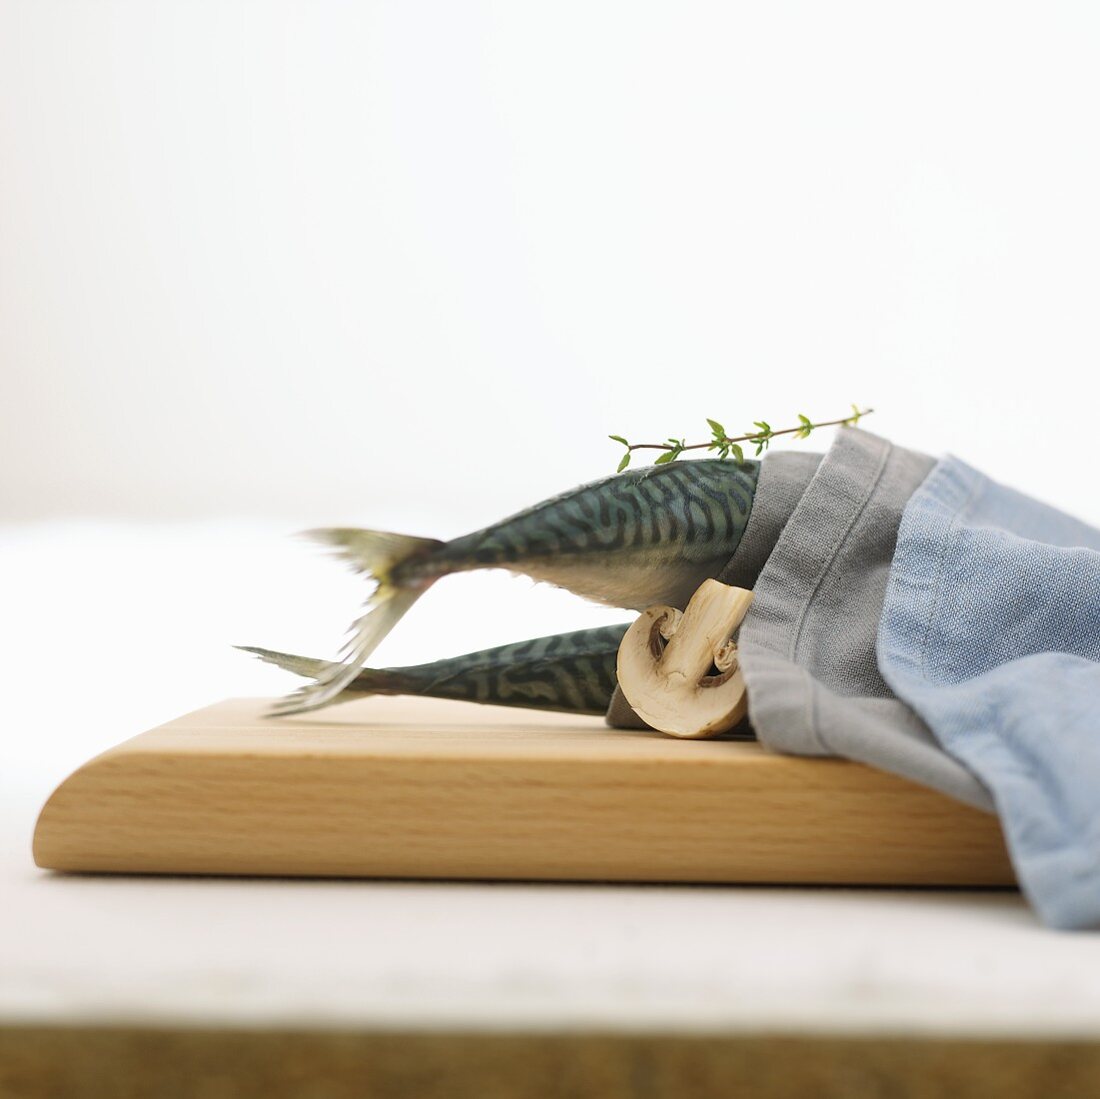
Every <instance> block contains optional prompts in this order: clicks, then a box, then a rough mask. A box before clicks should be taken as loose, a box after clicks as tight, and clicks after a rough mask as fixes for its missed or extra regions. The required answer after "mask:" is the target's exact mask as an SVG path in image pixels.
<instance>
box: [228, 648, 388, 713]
mask: <svg viewBox="0 0 1100 1099" xmlns="http://www.w3.org/2000/svg"><path fill="white" fill-rule="evenodd" d="M234 648H237V649H240V650H241V652H246V653H252V654H253V655H254V656H258V657H259V658H260V659H261V660H262V661H264V663H265V664H274V665H275V667H276V668H282V669H283V671H285V672H292V673H293V674H294V675H300V676H302V677H303V678H305V679H314V680H316V679H320V677H321V676H322V675H323V674H324V672H325V669H326V668H327V667H328V666H329V662H328V661H327V660H318V659H317V658H316V657H312V656H296V655H295V654H293V653H280V652H276V651H275V650H274V649H261V648H257V647H256V646H254V645H235V646H234ZM406 680H407V677H406V676H402V675H401V674H400V673H397V672H394V671H392V670H390V669H388V668H360V669H359V672H358V673H357V674H356V676H355V678H354V679H353V680H352V681H351V682H350V683H349V684H348V685H347V686H346V687H345V688H344V689H343V691H342V692H341V693H340V696H339V697H338V698H335V699H333V701H342V700H343V699H344V698H348V697H350V696H352V695H379V694H403V693H405V692H406V691H407V690H408V689H409V686H410V685H409V684H408V683H407V682H406Z"/></svg>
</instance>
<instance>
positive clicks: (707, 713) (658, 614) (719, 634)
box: [616, 580, 752, 738]
mask: <svg viewBox="0 0 1100 1099" xmlns="http://www.w3.org/2000/svg"><path fill="white" fill-rule="evenodd" d="M751 603H752V592H750V591H747V590H746V589H744V588H735V587H732V586H730V585H729V584H723V583H721V582H719V581H717V580H705V581H703V583H702V584H701V585H700V587H699V588H698V590H697V591H696V592H695V594H694V595H693V596H692V597H691V600H690V601H689V602H688V605H687V607H686V609H685V610H684V611H683V613H681V612H680V611H678V610H677V609H676V608H675V607H665V606H654V607H648V608H647V609H646V610H644V611H643V612H642V613H641V615H639V617H638V619H637V620H636V621H635V622H634V624H633V625H632V626H631V627H630V629H629V630H627V632H626V634H625V636H624V637H623V639H622V642H621V643H620V645H619V654H618V659H617V662H616V667H617V673H618V680H619V685H620V686H621V687H622V690H623V694H624V695H625V696H626V700H627V701H628V702H629V703H630V705H631V706H632V707H633V708H634V712H635V713H637V714H638V716H639V717H641V718H642V719H643V720H644V721H646V722H647V723H648V724H649V725H652V726H653V728H654V729H659V730H660V731H661V732H663V733H669V734H670V735H672V736H676V737H685V738H703V737H713V736H718V735H720V734H721V733H724V732H728V731H729V730H730V729H732V728H733V727H734V726H735V725H736V724H737V723H738V722H739V721H740V720H741V719H742V718H743V717H744V716H745V711H746V709H747V706H748V699H747V697H746V693H745V680H744V677H743V676H742V674H741V668H740V663H739V661H738V658H737V646H736V645H735V644H734V643H733V641H732V640H731V635H732V634H733V632H734V631H735V630H736V629H737V627H738V625H740V623H741V619H742V618H744V616H745V614H746V612H747V611H748V609H749V606H750V604H751Z"/></svg>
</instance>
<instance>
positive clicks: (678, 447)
mask: <svg viewBox="0 0 1100 1099" xmlns="http://www.w3.org/2000/svg"><path fill="white" fill-rule="evenodd" d="M872 412H874V409H873V408H860V407H859V406H858V405H852V414H851V415H850V416H845V417H843V418H842V419H839V420H822V421H820V422H819V423H814V422H813V421H812V420H811V419H810V418H809V417H808V416H803V415H802V413H801V412H800V413H799V414H798V426H797V427H785V428H783V429H782V430H780V431H776V430H775V429H774V428H773V427H772V426H771V424H769V423H768V421H767V420H753V423H752V426H753V427H754V428H756V430H755V431H748V432H746V433H745V434H744V435H729V434H727V432H726V429H725V428H724V427H723V426H722V425H721V424H720V423H719V422H718V421H717V420H711V419H709V418H708V420H707V423H708V424H709V425H710V430H711V435H712V438H711V439H710V441H709V442H706V443H686V442H685V441H684V440H683V439H674V438H672V436H669V439H668V442H665V443H631V442H628V441H627V440H626V439H624V438H623V437H622V436H621V435H608V438H609V439H614V441H615V442H617V443H622V445H623V446H625V447H626V453H625V454H624V455H623V456H622V459H621V460H620V461H619V466H618V469H617V470H616V471H615V472H616V473H622V471H623V470H624V469H626V467H627V466H628V465H630V457H631V455H632V454H633V453H634V451H636V450H660V451H662V452H663V453H662V454H660V455H659V456H658V457H657V458H656V459H655V460H654V465H658V466H660V465H664V464H665V463H666V462H675V461H676V459H677V458H679V457H680V455H681V454H683V453H685V452H686V451H689V450H713V451H715V452H716V453H717V454H718V457H719V458H730V457H732V458H733V460H734V461H735V462H737V464H738V465H744V462H745V451H744V449H743V448H742V446H741V444H742V443H748V444H749V445H750V446H752V447H755V448H756V456H757V457H759V456H760V455H761V454H763V453H764V451H765V450H767V449H768V447H769V446H771V442H772V440H773V439H777V438H778V437H779V436H780V435H793V436H794V437H795V438H796V439H808V438H809V437H810V432H812V431H813V430H814V429H815V428H819V427H837V426H843V427H855V426H856V424H858V423H859V421H860V420H861V419H862V418H863V417H864V416H870V414H871V413H872Z"/></svg>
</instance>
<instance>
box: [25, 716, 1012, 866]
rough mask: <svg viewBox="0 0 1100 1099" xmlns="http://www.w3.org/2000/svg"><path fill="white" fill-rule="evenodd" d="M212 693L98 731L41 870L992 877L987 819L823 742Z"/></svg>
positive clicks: (53, 816)
mask: <svg viewBox="0 0 1100 1099" xmlns="http://www.w3.org/2000/svg"><path fill="white" fill-rule="evenodd" d="M266 706H267V702H266V701H264V700H240V699H239V700H233V701H228V702H224V703H221V704H219V705H216V706H211V707H209V708H207V709H204V710H200V711H197V712H196V713H193V714H189V715H187V716H185V717H181V718H179V719H177V720H176V721H173V722H170V723H169V724H167V725H164V726H161V727H160V728H158V729H154V730H152V731H150V732H147V733H143V734H142V735H141V736H138V737H136V738H134V739H132V740H129V741H127V742H125V743H123V744H120V745H119V746H118V747H116V748H113V749H111V750H110V751H108V752H106V753H104V754H103V755H101V756H99V757H97V758H96V759H94V760H92V761H90V762H89V763H87V764H86V765H85V766H83V767H81V768H80V769H79V770H78V771H76V772H75V773H74V774H73V775H71V776H70V777H69V778H68V779H66V780H65V782H63V783H62V784H61V786H60V787H59V788H58V789H57V790H56V791H55V792H54V794H53V795H52V796H51V797H50V799H49V801H48V802H47V804H46V806H45V807H44V809H43V810H42V813H41V816H40V818H39V821H38V825H37V828H36V832H35V838H34V857H35V861H36V862H37V863H38V865H39V866H42V867H47V868H51V869H56V870H81V871H88V870H90V871H119V872H135V871H136V872H150V873H201V874H273V875H304V876H314V875H334V876H347V877H359V876H364V877H406V878H437V877H438V878H506V879H573V880H610V881H667V882H687V881H694V882H791V883H795V882H798V883H813V882H822V883H868V884H871V883H875V884H925V885H933V884H936V885H998V884H1011V883H1012V882H1013V881H1014V879H1013V875H1012V870H1011V867H1010V864H1009V861H1008V857H1007V855H1006V852H1005V848H1004V843H1003V839H1002V836H1001V832H1000V829H999V827H998V824H997V821H996V819H995V818H994V817H992V816H988V815H986V814H984V813H980V812H978V811H977V810H974V809H970V808H968V807H966V806H964V805H961V804H958V803H956V802H954V801H951V800H950V799H948V798H945V797H943V796H941V795H939V794H936V793H933V792H932V791H929V790H926V789H925V788H923V787H919V786H916V785H914V784H912V783H909V782H906V781H904V780H902V779H900V778H895V777H893V776H890V775H887V774H884V773H881V772H878V771H875V770H872V769H871V768H868V767H864V766H862V765H860V764H855V763H848V762H843V761H840V760H820V759H801V758H795V757H789V756H779V755H775V754H772V753H769V752H767V751H765V750H764V749H762V748H760V747H759V746H758V745H756V744H753V743H744V742H736V741H730V740H719V741H687V740H674V739H671V738H668V737H664V736H661V735H660V734H657V733H652V732H648V731H635V730H612V729H609V728H607V727H606V726H605V725H604V724H603V723H602V721H600V720H599V719H596V718H577V717H571V716H567V715H556V714H548V715H539V714H533V713H531V712H529V711H522V710H516V711H510V710H504V709H499V708H492V707H481V706H475V705H470V704H466V703H458V702H446V701H439V700H433V699H407V698H372V699H364V700H361V701H358V702H354V703H350V704H348V705H346V706H341V707H338V708H335V709H332V710H328V711H325V712H324V713H323V714H313V715H305V716H303V717H300V718H293V719H286V718H284V719H280V720H276V721H272V720H268V719H265V718H263V717H262V716H261V715H262V712H263V710H264V709H265V708H266Z"/></svg>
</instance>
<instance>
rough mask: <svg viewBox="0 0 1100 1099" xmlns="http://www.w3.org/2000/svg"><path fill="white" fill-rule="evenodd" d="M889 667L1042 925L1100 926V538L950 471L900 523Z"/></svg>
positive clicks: (887, 619)
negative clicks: (959, 773)
mask: <svg viewBox="0 0 1100 1099" xmlns="http://www.w3.org/2000/svg"><path fill="white" fill-rule="evenodd" d="M877 658H878V664H879V669H880V671H881V673H882V676H883V678H884V679H885V680H886V682H887V684H888V685H889V686H890V687H891V688H892V690H893V691H894V692H895V693H896V694H897V695H898V697H899V698H901V699H903V700H904V701H905V702H907V703H908V704H909V705H910V706H912V707H913V709H914V710H916V712H917V713H918V714H919V715H920V716H921V717H922V718H923V719H924V721H925V722H926V723H927V724H928V725H929V726H930V727H931V729H932V731H933V733H934V734H935V736H936V738H937V739H938V740H939V742H940V744H941V746H942V747H943V748H944V749H946V750H947V751H948V752H950V753H951V754H952V755H953V756H955V757H956V758H957V759H958V760H960V761H961V762H962V763H964V764H965V765H966V766H967V767H969V768H970V770H972V771H973V772H974V773H975V774H976V775H977V776H978V777H979V778H980V779H981V780H982V782H983V783H984V784H985V785H986V786H987V787H988V788H989V790H990V791H991V792H992V794H993V798H994V800H995V803H996V808H997V812H998V814H999V815H1000V818H1001V823H1002V826H1003V828H1004V831H1005V837H1006V840H1007V843H1008V847H1009V853H1010V854H1011V856H1012V861H1013V865H1014V866H1015V868H1016V873H1017V877H1018V878H1019V881H1020V885H1021V888H1022V889H1023V890H1024V892H1025V894H1026V895H1027V897H1028V899H1029V900H1030V901H1031V903H1032V905H1033V906H1034V907H1035V909H1036V910H1037V912H1038V913H1039V916H1040V918H1041V919H1042V920H1043V921H1044V922H1045V923H1046V924H1048V925H1050V926H1052V927H1058V928H1090V927H1100V531H1098V530H1096V529H1094V528H1093V527H1090V526H1088V525H1086V524H1085V523H1082V522H1079V521H1078V520H1076V519H1073V518H1071V517H1070V516H1068V515H1065V514H1064V513H1062V512H1060V511H1057V510H1056V509H1054V508H1052V507H1049V506H1047V505H1045V504H1042V503H1040V502H1038V501H1037V500H1033V499H1031V498H1030V497H1027V496H1025V495H1023V494H1022V493H1019V492H1016V491H1014V490H1012V489H1009V488H1005V487H1004V486H1002V485H999V484H997V483H995V482H994V481H992V480H990V479H989V478H988V477H986V476H984V475H983V474H982V473H980V472H978V471H977V470H975V469H973V468H971V467H970V466H968V465H966V464H965V463H964V462H961V461H959V460H958V459H957V458H953V457H951V458H947V459H945V460H943V461H941V462H939V463H938V464H937V465H936V466H935V468H934V469H933V470H932V472H931V473H930V474H929V475H928V476H927V478H926V479H925V480H924V482H923V483H922V484H921V486H920V487H919V488H918V489H917V491H916V492H915V493H914V494H913V496H911V497H910V499H909V501H908V503H907V504H906V507H905V510H904V512H903V515H902V520H901V525H900V528H899V530H898V540H897V548H896V551H895V554H894V559H893V561H892V563H891V567H890V575H889V579H888V582H887V590H886V597H885V601H884V604H883V611H882V617H881V619H880V623H879V630H878V638H877Z"/></svg>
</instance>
